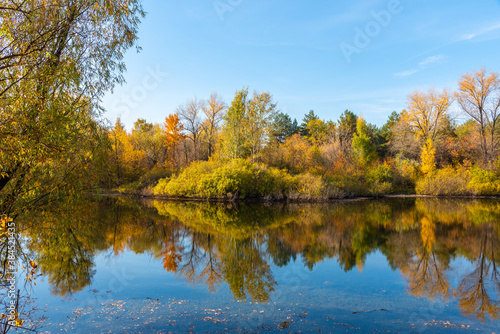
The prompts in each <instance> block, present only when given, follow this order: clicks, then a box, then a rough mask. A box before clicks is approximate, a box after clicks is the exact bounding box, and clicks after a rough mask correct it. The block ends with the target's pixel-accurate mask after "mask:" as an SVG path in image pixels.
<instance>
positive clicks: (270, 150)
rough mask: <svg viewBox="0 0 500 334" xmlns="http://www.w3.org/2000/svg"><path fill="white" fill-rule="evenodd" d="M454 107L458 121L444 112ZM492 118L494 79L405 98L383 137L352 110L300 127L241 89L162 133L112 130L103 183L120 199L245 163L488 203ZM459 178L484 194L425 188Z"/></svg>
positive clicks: (199, 102) (180, 116) (182, 113)
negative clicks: (179, 177)
mask: <svg viewBox="0 0 500 334" xmlns="http://www.w3.org/2000/svg"><path fill="white" fill-rule="evenodd" d="M453 105H456V106H457V107H458V108H455V109H459V110H460V112H459V113H456V112H455V113H454V112H452V111H451V110H452V106H453ZM499 109H500V78H499V74H498V73H496V72H491V71H490V72H488V71H486V70H485V69H480V70H477V71H474V72H472V73H467V74H464V75H463V76H462V77H461V78H460V80H459V82H458V89H457V91H456V92H451V91H449V90H446V89H444V90H436V89H434V88H433V89H429V90H427V91H415V92H413V93H411V94H409V95H408V97H407V103H406V108H405V109H404V110H402V111H400V112H396V111H394V112H393V113H392V114H390V115H389V117H388V119H387V122H386V123H385V124H384V125H383V126H381V127H377V126H376V125H374V124H370V123H367V122H366V121H365V120H364V118H363V116H362V115H357V114H355V113H354V112H352V111H350V110H345V111H344V112H343V113H342V114H341V115H340V117H339V118H338V119H337V120H335V121H334V120H322V119H320V118H319V117H318V116H317V115H316V113H315V112H314V111H313V110H311V111H309V112H308V113H307V114H305V115H304V117H303V119H302V121H301V122H300V123H299V122H298V121H297V120H296V119H292V118H291V117H290V115H288V114H286V113H283V112H280V111H279V110H278V107H277V103H276V102H274V101H273V98H272V95H271V94H270V93H269V92H253V94H249V91H248V88H244V89H241V90H238V91H237V92H236V94H235V96H234V98H233V100H232V101H231V102H230V103H229V104H226V103H225V102H224V101H223V99H222V98H221V97H220V95H218V94H217V93H212V94H211V95H210V97H208V98H207V99H199V98H193V99H189V100H188V101H186V102H185V103H183V104H181V105H179V106H178V108H177V109H176V111H175V112H174V113H172V114H169V115H168V116H166V118H165V122H164V123H163V124H152V123H147V122H146V121H145V120H144V119H138V120H137V121H136V123H135V124H134V128H133V129H132V131H131V132H130V133H128V132H127V131H125V129H124V126H123V124H122V123H121V122H120V120H117V122H116V124H115V126H114V127H113V128H112V129H109V130H108V131H109V133H108V140H109V145H108V147H111V149H110V151H109V152H108V160H109V161H110V163H109V164H108V165H109V166H110V168H111V169H110V170H108V171H107V175H112V177H107V178H106V180H108V181H111V180H112V184H107V186H108V187H109V186H111V187H113V186H120V185H123V184H127V183H128V184H130V183H132V185H133V186H131V187H125V188H124V189H125V190H128V191H134V189H135V190H137V189H139V188H141V187H142V188H144V186H146V185H154V182H156V181H157V180H158V179H159V178H161V177H167V176H168V177H170V176H172V175H173V174H178V172H179V171H180V170H184V169H185V168H190V167H189V166H190V165H191V164H192V163H194V162H197V161H207V163H208V161H210V163H211V164H212V166H213V164H216V165H227V164H228V163H229V162H230V161H231V160H236V159H246V160H248V161H249V162H251V163H256V164H261V165H264V166H267V167H269V168H277V169H280V170H286V171H287V172H288V173H290V174H291V175H297V174H301V173H310V174H313V175H317V176H320V177H321V178H323V179H325V180H327V181H329V182H330V184H332V183H333V184H335V185H336V186H337V187H341V188H344V189H346V190H347V193H350V194H353V195H356V194H358V193H359V189H361V188H363V187H365V186H366V185H368V186H369V188H371V191H372V192H373V193H374V194H380V193H388V192H398V191H399V192H401V191H403V192H415V191H417V192H419V191H420V192H424V193H425V192H429V193H433V194H434V193H435V194H442V193H446V192H447V190H449V191H450V192H452V193H453V191H455V192H456V193H457V194H462V193H463V194H472V193H492V194H493V193H497V192H499V191H500V188H498V187H497V184H496V183H495V182H493V181H496V176H497V174H498V173H499V168H498V167H499V160H498V153H499V150H498V142H499V138H498V136H499V126H498V124H497V123H498V122H497V121H498V116H499ZM457 117H460V118H461V119H464V118H465V121H462V122H458V121H457ZM111 153H112V154H111ZM203 166H205V167H200V168H202V169H205V170H206V169H207V168H212V167H207V166H208V165H203ZM193 168H194V167H193ZM465 172H469V174H471V173H472V174H471V175H469V178H472V179H474V180H476V179H479V181H481V180H482V181H481V182H482V183H485V182H486V181H485V180H484V179H487V180H488V182H489V181H492V182H490V183H491V184H492V185H491V186H489V187H486V188H488V189H483V188H484V187H483V186H484V184H483V185H481V187H480V189H479V188H477V187H476V188H474V187H472V188H471V186H470V184H462V185H461V186H460V187H458V186H457V185H456V184H455V183H456V182H455V181H456V180H448V181H447V183H446V184H443V188H442V189H434V188H432V189H430V188H429V184H430V183H433V182H434V181H435V180H434V181H432V180H433V179H432V178H433V177H434V178H435V177H436V175H439V178H441V179H443V178H446V177H444V176H447V177H452V176H453V174H455V175H459V174H461V173H465ZM462 176H463V175H460V177H462ZM472 179H471V180H469V181H471V182H472ZM431 181H432V182H431ZM476 181H477V180H476ZM479 181H478V182H479ZM454 182H455V183H454ZM474 182H475V181H474ZM448 183H449V184H448ZM476 183H477V182H476ZM453 187H455V188H456V189H455V188H453ZM457 187H458V188H457ZM478 189H479V190H478Z"/></svg>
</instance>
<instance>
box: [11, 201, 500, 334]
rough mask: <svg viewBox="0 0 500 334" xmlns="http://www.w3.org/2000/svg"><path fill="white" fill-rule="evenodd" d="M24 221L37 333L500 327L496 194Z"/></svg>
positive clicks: (122, 209) (130, 205)
mask: <svg viewBox="0 0 500 334" xmlns="http://www.w3.org/2000/svg"><path fill="white" fill-rule="evenodd" d="M18 226H20V229H21V230H22V236H23V238H22V240H20V241H21V242H22V244H23V245H24V247H23V248H22V249H21V250H20V254H22V256H24V257H20V261H22V259H26V261H28V259H33V260H34V261H35V262H36V263H37V265H38V268H37V274H36V275H38V276H37V277H36V279H35V280H34V282H36V285H34V284H33V281H32V282H29V281H28V282H26V283H24V285H23V284H21V283H18V285H19V286H22V287H21V289H22V290H24V291H25V293H30V294H31V295H30V297H27V296H26V300H27V301H30V302H32V304H28V305H27V306H26V308H25V311H26V312H27V311H30V310H31V314H30V319H31V320H36V319H38V318H37V317H41V316H45V317H46V318H47V319H46V320H45V322H44V324H43V326H44V327H43V328H41V330H40V332H41V333H61V332H68V333H169V332H173V333H179V332H186V333H189V332H195V333H198V332H202V333H203V332H268V331H270V332H279V331H283V332H287V333H288V332H292V333H297V332H327V333H328V332H353V333H367V332H369V333H379V332H388V333H394V332H399V333H408V332H410V333H424V332H427V333H439V332H443V333H450V332H451V333H454V332H457V333H462V332H474V333H477V332H479V333H492V332H496V333H498V332H500V321H499V312H500V296H499V293H500V268H499V266H500V201H498V200H477V201H471V200H443V199H384V200H363V201H351V202H335V203H328V204H272V205H263V204H232V205H230V204H222V203H182V202H162V201H145V202H137V201H134V200H131V199H127V198H108V199H103V200H101V201H94V202H88V203H81V204H78V205H75V206H72V207H67V208H65V209H57V210H50V211H46V212H44V213H39V214H37V215H36V216H35V217H31V218H29V219H27V220H26V222H18ZM21 251H22V252H21ZM20 256H21V255H20ZM25 265H26V266H27V265H28V264H25ZM36 275H35V276H36ZM27 321H28V320H27ZM27 324H28V323H27V322H25V325H27Z"/></svg>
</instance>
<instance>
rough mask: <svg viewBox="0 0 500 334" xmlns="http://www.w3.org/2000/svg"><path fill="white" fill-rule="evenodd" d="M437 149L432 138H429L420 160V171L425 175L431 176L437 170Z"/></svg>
mask: <svg viewBox="0 0 500 334" xmlns="http://www.w3.org/2000/svg"><path fill="white" fill-rule="evenodd" d="M435 156H436V148H435V147H434V142H433V141H432V139H431V138H428V139H427V141H426V142H425V144H424V147H423V148H422V154H421V155H420V159H421V160H422V164H421V165H420V171H421V172H422V174H424V175H428V174H431V173H432V172H433V171H434V170H435V169H436V160H435Z"/></svg>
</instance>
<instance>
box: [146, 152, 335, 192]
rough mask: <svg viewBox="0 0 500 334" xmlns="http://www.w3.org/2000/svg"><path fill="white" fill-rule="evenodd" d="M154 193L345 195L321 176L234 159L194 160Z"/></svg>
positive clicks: (164, 181) (162, 182)
mask: <svg viewBox="0 0 500 334" xmlns="http://www.w3.org/2000/svg"><path fill="white" fill-rule="evenodd" d="M153 193H154V194H155V195H163V196H172V197H201V198H221V199H224V198H225V199H235V198H241V199H244V198H266V199H284V198H289V199H292V200H311V199H327V198H329V197H331V196H334V197H340V196H341V197H344V193H343V192H342V191H340V190H338V189H337V188H335V187H331V186H328V185H327V184H326V182H325V181H324V180H323V178H322V177H321V176H317V175H312V174H309V173H306V174H299V175H295V176H292V175H290V174H288V173H287V172H286V171H285V170H280V169H277V168H272V167H266V166H265V165H261V164H254V163H251V162H249V161H247V160H242V159H236V160H232V161H230V162H229V163H227V164H223V165H222V164H221V165H218V164H216V163H214V162H196V163H193V164H191V165H190V166H189V167H187V168H185V169H184V170H183V171H182V172H181V173H180V174H179V175H178V176H176V177H171V178H165V179H162V180H160V181H159V182H158V184H157V185H156V187H154V189H153Z"/></svg>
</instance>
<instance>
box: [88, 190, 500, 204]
mask: <svg viewBox="0 0 500 334" xmlns="http://www.w3.org/2000/svg"><path fill="white" fill-rule="evenodd" d="M91 195H93V196H101V197H122V196H123V197H131V198H137V199H150V200H161V201H171V202H213V203H330V202H355V201H367V200H376V199H386V198H400V199H401V198H436V199H469V200H476V199H500V195H418V194H385V195H377V196H366V195H365V196H353V197H343V198H340V197H339V198H302V199H301V198H295V199H290V198H281V199H279V198H278V199H277V198H267V197H259V198H205V197H172V196H162V195H142V194H129V193H120V192H113V191H110V192H102V193H91Z"/></svg>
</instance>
